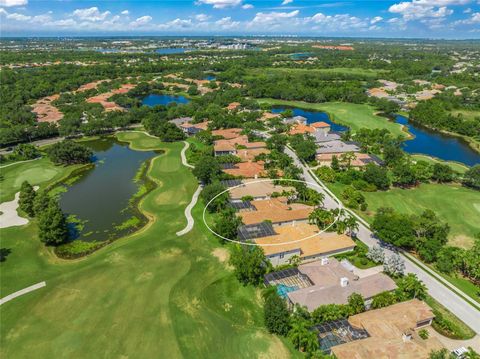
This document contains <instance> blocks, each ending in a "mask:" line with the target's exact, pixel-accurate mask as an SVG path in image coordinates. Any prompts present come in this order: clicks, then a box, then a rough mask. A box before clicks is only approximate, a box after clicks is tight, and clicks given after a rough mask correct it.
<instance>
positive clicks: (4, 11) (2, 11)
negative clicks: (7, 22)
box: [0, 7, 8, 16]
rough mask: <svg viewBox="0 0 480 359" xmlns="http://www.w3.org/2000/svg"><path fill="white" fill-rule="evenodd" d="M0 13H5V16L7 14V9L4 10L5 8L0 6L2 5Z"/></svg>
mask: <svg viewBox="0 0 480 359" xmlns="http://www.w3.org/2000/svg"><path fill="white" fill-rule="evenodd" d="M0 15H5V16H7V15H8V12H7V10H5V9H4V8H2V7H0Z"/></svg>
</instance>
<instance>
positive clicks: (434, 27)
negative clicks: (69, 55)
mask: <svg viewBox="0 0 480 359" xmlns="http://www.w3.org/2000/svg"><path fill="white" fill-rule="evenodd" d="M126 29H128V31H126ZM0 31H1V34H2V37H92V36H93V37H105V36H135V35H138V36H200V37H201V36H274V37H275V36H278V37H281V36H300V37H340V38H343V37H346V38H348V37H351V38H358V37H360V38H392V39H417V38H418V39H441V40H465V39H480V0H378V1H370V0H337V1H333V0H331V1H328V0H182V1H173V0H165V1H161V2H159V1H153V0H125V1H120V2H119V1H117V2H112V1H105V0H69V1H59V0H0ZM171 34H174V35H171ZM239 34H242V35H239Z"/></svg>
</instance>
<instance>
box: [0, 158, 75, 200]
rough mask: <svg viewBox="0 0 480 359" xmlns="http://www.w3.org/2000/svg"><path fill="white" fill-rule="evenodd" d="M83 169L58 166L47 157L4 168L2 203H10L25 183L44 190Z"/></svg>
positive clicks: (1, 184)
mask: <svg viewBox="0 0 480 359" xmlns="http://www.w3.org/2000/svg"><path fill="white" fill-rule="evenodd" d="M79 167H81V165H76V166H68V167H65V166H56V165H54V164H53V163H52V162H51V161H50V160H49V159H48V158H47V157H43V158H41V159H39V160H36V161H31V162H24V163H18V164H15V165H12V166H9V167H7V168H2V169H1V172H2V175H3V177H4V178H3V181H1V182H0V203H2V202H5V201H10V200H12V199H13V197H14V196H15V193H16V192H18V191H19V190H20V186H21V185H22V183H23V181H28V182H30V184H31V185H33V186H40V188H42V187H43V186H45V185H46V184H47V183H51V182H54V181H57V180H60V179H61V178H63V177H65V176H68V175H69V174H70V173H71V172H72V171H73V170H75V169H77V168H79Z"/></svg>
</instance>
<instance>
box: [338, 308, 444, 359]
mask: <svg viewBox="0 0 480 359" xmlns="http://www.w3.org/2000/svg"><path fill="white" fill-rule="evenodd" d="M434 317H435V315H434V314H433V311H432V309H431V308H430V307H429V306H428V305H427V304H426V303H425V302H422V301H420V300H418V299H412V300H409V301H406V302H402V303H397V304H393V305H391V306H388V307H385V308H381V309H376V310H369V311H366V312H364V313H360V314H357V315H354V316H351V317H350V318H348V322H349V324H350V325H352V327H354V328H362V329H364V330H366V331H367V333H368V337H367V338H365V339H360V340H355V341H351V342H349V343H344V344H340V345H337V346H334V347H332V348H331V350H332V354H333V355H334V356H335V358H337V359H351V358H355V359H373V358H389V359H427V358H429V357H430V356H429V355H430V352H431V351H433V350H441V349H443V345H442V343H441V342H440V341H439V340H438V339H437V338H436V337H429V338H427V339H422V338H420V336H419V335H418V332H417V331H418V330H419V329H421V328H425V327H428V326H430V325H431V324H432V321H433V319H434Z"/></svg>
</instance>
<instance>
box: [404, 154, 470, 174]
mask: <svg viewBox="0 0 480 359" xmlns="http://www.w3.org/2000/svg"><path fill="white" fill-rule="evenodd" d="M411 156H412V158H413V159H414V160H415V161H425V162H428V163H430V164H435V163H441V164H445V165H448V166H450V168H451V169H452V170H454V171H455V172H458V173H462V174H463V173H465V172H466V171H467V170H468V168H469V167H468V166H466V165H464V164H462V163H458V162H452V161H442V160H439V159H437V158H433V157H430V156H426V155H411Z"/></svg>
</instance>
